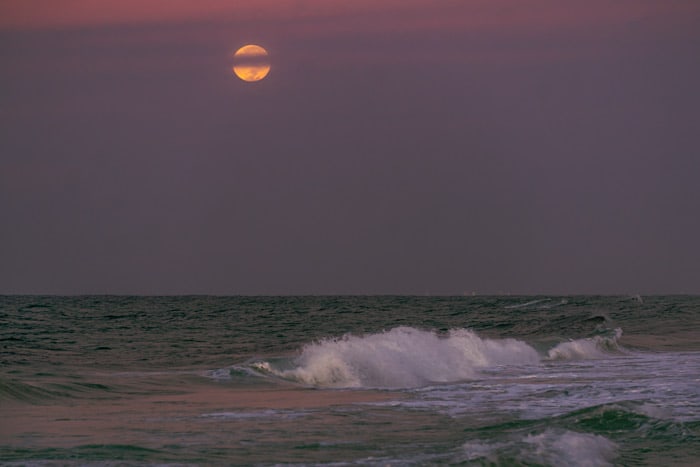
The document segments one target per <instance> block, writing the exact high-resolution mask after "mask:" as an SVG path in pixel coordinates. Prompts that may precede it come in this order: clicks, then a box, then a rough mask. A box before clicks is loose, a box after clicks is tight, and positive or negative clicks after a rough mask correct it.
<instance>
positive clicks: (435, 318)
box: [0, 296, 700, 466]
mask: <svg viewBox="0 0 700 467" xmlns="http://www.w3.org/2000/svg"><path fill="white" fill-rule="evenodd" d="M0 362H1V364H0V463H2V464H4V465H151V464H168V465H201V464H225V465H285V464H295V465H299V464H301V465H327V464H332V465H426V464H427V465H433V464H462V465H508V466H510V465H516V466H517V465H522V466H525V465H527V466H531V465H546V466H550V465H551V466H607V465H667V466H675V465H678V466H682V465H697V463H698V462H700V461H699V460H700V297H697V296H649V297H647V296H644V297H640V296H556V297H554V296H536V297H535V296H527V297H516V296H492V297H485V296H476V297H413V296H367V297H365V296H337V297H336V296H327V297H210V296H181V297H128V296H76V297H71V296H68V297H53V296H0Z"/></svg>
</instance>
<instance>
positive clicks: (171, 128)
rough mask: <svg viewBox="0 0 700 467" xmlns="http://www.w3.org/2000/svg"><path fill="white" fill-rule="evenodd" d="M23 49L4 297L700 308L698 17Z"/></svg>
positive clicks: (472, 18)
mask: <svg viewBox="0 0 700 467" xmlns="http://www.w3.org/2000/svg"><path fill="white" fill-rule="evenodd" d="M248 43H256V44H260V45H261V46H263V47H265V48H266V49H267V50H268V51H269V53H270V59H271V62H272V70H271V72H270V74H269V75H268V77H267V78H266V79H265V80H263V81H260V82H258V83H244V82H242V81H240V80H238V79H237V78H236V77H235V76H234V75H233V73H232V72H231V65H232V55H233V53H234V52H235V51H236V50H237V49H238V48H239V47H241V46H243V45H245V44H248ZM0 53H1V55H0V57H1V58H2V65H0V66H1V68H0V71H1V72H0V293H61V294H64V293H65V294H75V293H118V294H123V293H124V294H132V293H135V294H181V293H211V294H328V293H333V294H335V293H339V294H341V293H348V294H355V293H369V294H374V293H400V294H404V293H410V294H424V293H431V294H462V293H472V292H477V293H499V292H503V293H603V294H605V293H623V294H624V293H641V294H649V293H700V2H698V1H697V0H682V1H681V0H676V1H674V0H616V1H612V0H585V1H584V0H580V1H579V0H577V1H561V0H461V1H457V0H402V1H398V0H384V1H376V0H372V1H369V0H354V1H352V2H348V1H340V0H338V1H334V0H286V1H285V0H267V1H265V0H236V1H224V0H204V1H197V2H194V1H183V0H167V1H166V0H159V1H148V2H144V1H140V0H139V1H137V0H128V1H124V0H103V1H89V0H72V1H69V0H0Z"/></svg>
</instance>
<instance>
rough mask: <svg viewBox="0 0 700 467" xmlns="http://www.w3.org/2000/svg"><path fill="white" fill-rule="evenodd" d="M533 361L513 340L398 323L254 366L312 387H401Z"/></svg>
mask: <svg viewBox="0 0 700 467" xmlns="http://www.w3.org/2000/svg"><path fill="white" fill-rule="evenodd" d="M539 361H540V358H539V356H538V354H537V352H536V351H535V349H533V348H532V347H530V346H529V345H527V344H526V343H524V342H522V341H518V340H515V339H482V338H481V337H479V336H477V335H476V334H475V333H474V332H472V331H469V330H466V329H456V330H452V331H450V332H449V333H448V334H447V335H446V336H439V335H437V334H436V333H435V332H430V331H422V330H419V329H415V328H411V327H398V328H394V329H391V330H389V331H385V332H382V333H378V334H369V335H366V336H353V335H346V336H344V337H342V338H339V339H325V340H322V341H320V342H316V343H313V344H309V345H306V346H305V347H304V348H303V350H302V353H301V355H300V356H299V357H298V358H297V359H296V360H295V362H294V364H295V365H296V367H295V368H292V369H287V370H279V369H276V368H275V367H274V365H271V364H269V363H268V362H261V363H260V364H258V367H259V368H260V369H261V370H264V371H266V372H271V373H273V374H276V375H278V376H280V377H283V378H287V379H293V380H296V381H299V382H302V383H304V384H309V385H314V386H322V387H385V388H407V387H419V386H423V385H426V384H432V383H449V382H456V381H463V380H467V379H470V378H472V377H474V375H475V373H476V371H477V370H478V368H484V367H489V366H495V365H508V364H536V363H538V362H539Z"/></svg>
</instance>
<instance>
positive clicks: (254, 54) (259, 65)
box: [233, 44, 270, 82]
mask: <svg viewBox="0 0 700 467" xmlns="http://www.w3.org/2000/svg"><path fill="white" fill-rule="evenodd" d="M233 63H234V64H233V72H234V73H235V74H236V76H238V77H239V78H240V79H242V80H243V81H249V82H254V81H260V80H261V79H263V78H264V77H266V76H267V74H268V73H269V72H270V60H269V58H268V56H267V50H265V49H263V48H262V47H260V46H259V45H254V44H250V45H246V46H243V47H241V48H240V49H238V50H237V51H236V53H235V54H234V55H233Z"/></svg>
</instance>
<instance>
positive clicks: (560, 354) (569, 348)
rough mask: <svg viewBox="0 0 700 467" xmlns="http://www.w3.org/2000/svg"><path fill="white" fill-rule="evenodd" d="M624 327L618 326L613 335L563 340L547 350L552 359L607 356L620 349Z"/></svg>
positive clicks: (584, 358)
mask: <svg viewBox="0 0 700 467" xmlns="http://www.w3.org/2000/svg"><path fill="white" fill-rule="evenodd" d="M620 337H622V329H620V328H617V329H615V330H614V331H613V333H612V334H611V335H607V336H593V337H588V338H584V339H576V340H571V341H568V342H562V343H561V344H558V345H557V346H555V347H554V348H552V349H550V350H549V351H548V352H547V357H548V358H549V359H550V360H587V359H595V358H605V357H606V356H608V355H609V354H610V353H611V352H618V351H620V350H621V349H620V346H619V344H618V341H619V339H620Z"/></svg>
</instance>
